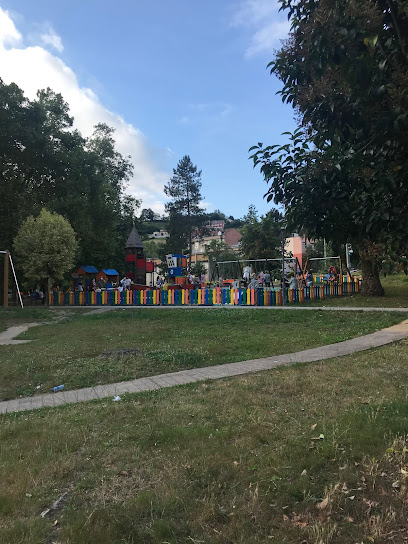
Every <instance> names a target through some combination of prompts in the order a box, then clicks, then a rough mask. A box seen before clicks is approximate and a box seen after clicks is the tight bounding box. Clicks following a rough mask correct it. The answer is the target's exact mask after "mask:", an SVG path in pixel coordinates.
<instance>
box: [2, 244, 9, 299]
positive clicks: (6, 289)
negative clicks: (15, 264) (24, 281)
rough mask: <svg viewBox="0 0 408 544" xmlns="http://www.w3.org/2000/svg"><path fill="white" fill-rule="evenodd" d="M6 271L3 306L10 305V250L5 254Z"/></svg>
mask: <svg viewBox="0 0 408 544" xmlns="http://www.w3.org/2000/svg"><path fill="white" fill-rule="evenodd" d="M3 270H4V273H3V281H4V285H3V306H4V308H7V306H8V273H9V252H8V251H6V252H5V255H4V269H3Z"/></svg>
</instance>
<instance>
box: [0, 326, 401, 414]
mask: <svg viewBox="0 0 408 544" xmlns="http://www.w3.org/2000/svg"><path fill="white" fill-rule="evenodd" d="M407 337H408V320H406V321H403V322H402V323H400V324H398V325H394V326H392V327H388V328H387V329H382V330H381V331H377V332H374V333H372V334H367V335H365V336H360V337H358V338H353V339H351V340H346V341H345V342H339V343H337V344H330V345H328V346H323V347H320V348H313V349H307V350H304V351H298V352H296V353H289V354H286V355H277V356H275V357H265V358H263V359H253V360H250V361H242V362H240V363H228V364H224V365H217V366H209V367H205V368H194V369H191V370H182V371H180V372H171V373H170V374H159V375H158V376H151V377H149V378H139V379H136V380H131V381H128V382H120V383H113V384H108V385H98V386H96V387H87V388H85V389H77V390H74V391H62V392H60V393H48V394H44V395H37V396H34V397H26V398H21V399H15V400H8V401H5V402H0V414H5V413H9V412H21V411H24V410H34V409H36V408H43V407H45V406H51V407H55V406H61V405H62V404H69V403H74V402H83V401H88V400H93V399H101V398H104V397H114V396H116V395H121V394H123V393H140V392H142V391H152V390H153V389H162V388H164V387H173V386H176V385H184V384H187V383H193V382H198V381H202V380H215V379H218V378H228V377H231V376H239V375H241V374H249V373H251V372H259V371H261V370H271V369H273V368H276V367H279V366H286V365H291V364H294V363H309V362H312V361H320V360H322V359H331V358H333V357H340V356H342V355H349V354H351V353H356V352H358V351H363V350H366V349H371V348H376V347H379V346H383V345H385V344H390V343H391V342H395V341H397V340H402V339H403V338H407Z"/></svg>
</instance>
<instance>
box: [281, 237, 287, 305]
mask: <svg viewBox="0 0 408 544" xmlns="http://www.w3.org/2000/svg"><path fill="white" fill-rule="evenodd" d="M281 235H282V306H285V304H286V300H285V299H286V285H285V242H286V229H285V227H281Z"/></svg>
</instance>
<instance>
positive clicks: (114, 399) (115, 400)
mask: <svg viewBox="0 0 408 544" xmlns="http://www.w3.org/2000/svg"><path fill="white" fill-rule="evenodd" d="M119 400H122V399H121V398H120V397H119V395H116V397H113V402H118V401H119Z"/></svg>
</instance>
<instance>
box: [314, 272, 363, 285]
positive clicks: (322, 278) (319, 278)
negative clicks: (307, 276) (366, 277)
mask: <svg viewBox="0 0 408 544" xmlns="http://www.w3.org/2000/svg"><path fill="white" fill-rule="evenodd" d="M326 276H327V274H313V282H314V283H325V282H327V280H326ZM361 279H362V277H361V276H352V277H350V276H348V275H346V276H343V283H354V282H356V281H359V282H361Z"/></svg>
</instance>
